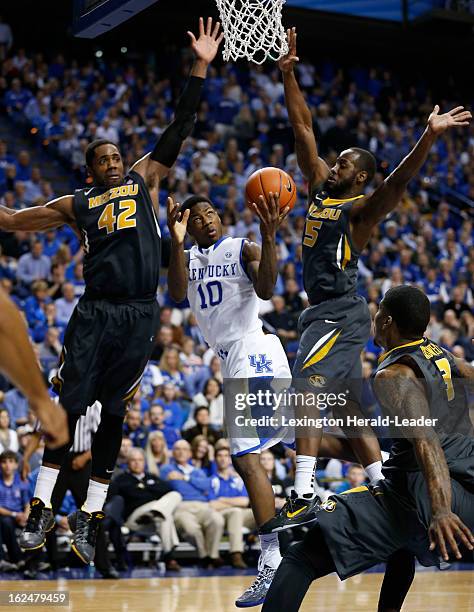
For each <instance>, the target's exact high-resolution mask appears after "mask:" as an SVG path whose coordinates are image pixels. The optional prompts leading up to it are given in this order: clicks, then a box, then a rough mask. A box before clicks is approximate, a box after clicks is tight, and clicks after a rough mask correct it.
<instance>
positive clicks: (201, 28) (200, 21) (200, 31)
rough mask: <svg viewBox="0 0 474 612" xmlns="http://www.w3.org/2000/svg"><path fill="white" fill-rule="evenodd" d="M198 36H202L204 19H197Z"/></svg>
mask: <svg viewBox="0 0 474 612" xmlns="http://www.w3.org/2000/svg"><path fill="white" fill-rule="evenodd" d="M199 36H204V19H203V18H202V17H199Z"/></svg>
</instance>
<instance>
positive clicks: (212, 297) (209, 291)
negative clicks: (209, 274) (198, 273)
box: [197, 281, 222, 310]
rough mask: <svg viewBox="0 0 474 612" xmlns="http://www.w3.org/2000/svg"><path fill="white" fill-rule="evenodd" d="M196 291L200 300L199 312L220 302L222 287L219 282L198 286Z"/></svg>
mask: <svg viewBox="0 0 474 612" xmlns="http://www.w3.org/2000/svg"><path fill="white" fill-rule="evenodd" d="M197 290H198V293H199V297H200V298H201V310H205V309H206V308H207V307H208V306H217V305H218V304H220V303H221V302H222V285H221V283H220V282H219V281H211V282H210V283H205V284H199V285H198V288H197Z"/></svg>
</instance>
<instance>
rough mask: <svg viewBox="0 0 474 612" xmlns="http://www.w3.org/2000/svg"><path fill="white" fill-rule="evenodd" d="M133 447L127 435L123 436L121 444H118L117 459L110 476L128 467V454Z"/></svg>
mask: <svg viewBox="0 0 474 612" xmlns="http://www.w3.org/2000/svg"><path fill="white" fill-rule="evenodd" d="M132 448H133V442H132V441H131V440H130V438H129V437H128V436H123V438H122V444H121V445H120V450H119V454H118V456H117V461H116V462H115V470H114V473H113V476H112V478H114V477H116V476H118V475H119V474H121V473H122V472H124V471H125V470H126V469H127V467H128V454H129V452H130V451H131V449H132Z"/></svg>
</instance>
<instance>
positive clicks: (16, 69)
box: [0, 49, 474, 569]
mask: <svg viewBox="0 0 474 612" xmlns="http://www.w3.org/2000/svg"><path fill="white" fill-rule="evenodd" d="M191 61H192V57H191V55H190V51H189V49H182V50H176V49H174V50H173V49H167V50H164V52H163V56H162V57H160V58H158V59H157V60H156V61H155V63H151V64H150V65H138V64H135V63H133V62H122V63H120V62H118V61H110V62H106V61H103V60H102V59H100V60H96V61H89V62H86V63H84V64H82V63H79V62H78V61H76V60H73V59H71V58H67V57H66V56H64V55H57V56H55V57H52V58H47V57H46V56H45V55H43V54H39V53H37V54H29V53H27V52H26V51H25V50H23V49H17V50H13V51H10V53H8V54H7V57H6V59H5V61H4V62H3V63H2V65H1V67H0V106H1V107H2V110H4V111H5V112H6V115H7V117H8V121H9V122H10V125H14V126H15V129H18V130H22V133H28V134H29V137H30V139H31V140H30V142H31V146H30V147H29V148H28V149H22V150H18V148H17V147H16V145H15V142H11V141H10V142H7V141H0V203H1V204H2V205H4V206H7V207H8V208H10V209H15V210H18V209H22V208H25V207H29V206H33V205H40V204H44V203H45V202H46V201H48V200H49V199H51V198H53V197H54V196H55V195H62V194H57V193H56V192H55V186H54V184H51V183H50V182H48V181H46V180H44V178H43V176H42V173H41V169H40V167H39V166H38V164H37V161H36V160H37V159H39V157H38V156H39V155H41V156H44V155H47V156H49V158H50V159H55V160H59V161H60V163H61V164H62V168H63V172H64V174H65V175H66V176H68V177H69V178H70V181H71V188H74V187H81V186H83V185H84V184H85V183H86V182H87V181H88V180H89V179H88V177H87V176H86V173H85V166H84V151H85V148H86V146H87V144H88V142H90V141H91V140H92V139H94V138H107V139H109V140H111V141H113V142H116V143H117V145H118V146H119V147H120V150H121V151H122V154H123V157H124V160H125V164H126V166H130V165H131V163H132V162H133V161H135V160H136V159H138V158H139V157H141V156H142V155H143V154H145V153H146V152H147V151H149V150H150V149H151V148H152V147H153V146H154V143H155V141H156V139H157V138H158V137H159V135H160V134H161V133H162V131H163V130H164V128H165V127H166V125H167V124H168V123H169V121H170V119H171V118H172V114H173V108H174V105H175V103H176V100H177V96H178V95H179V92H180V90H181V88H182V86H183V83H184V79H185V77H186V75H187V74H188V72H189V69H190V63H191ZM297 72H298V80H299V82H300V85H301V87H302V89H303V91H304V95H305V97H306V99H307V101H308V104H309V105H310V108H311V112H312V114H313V119H314V129H315V132H316V134H317V138H318V142H319V144H320V153H321V155H322V156H323V157H324V158H325V159H326V160H327V162H328V163H329V164H331V163H333V162H334V160H335V158H336V155H337V152H339V151H341V150H343V149H345V148H348V147H350V146H351V145H354V146H359V147H364V148H367V149H369V150H370V151H372V152H373V154H374V155H375V156H376V158H377V161H378V168H379V171H378V173H377V175H376V178H375V186H376V185H378V184H380V182H381V181H382V180H383V178H384V176H386V175H387V173H389V172H390V171H391V170H393V169H394V168H395V166H396V165H397V163H398V162H399V161H400V160H401V159H402V157H403V156H404V155H406V153H407V152H408V150H409V149H410V148H411V147H412V146H413V145H414V143H415V142H416V140H417V138H418V137H419V136H420V135H421V133H422V131H423V129H424V126H425V123H426V120H427V117H428V115H429V113H430V112H431V110H432V107H433V106H434V103H435V100H433V97H432V93H431V91H430V88H429V86H428V85H427V84H426V83H423V82H422V81H418V82H417V83H416V84H414V85H412V86H410V87H405V86H404V85H403V84H402V83H400V82H399V80H398V79H397V77H396V76H395V75H394V74H393V73H391V72H390V71H388V70H385V69H383V68H380V67H378V68H376V67H372V66H365V67H364V66H360V65H357V66H356V65H355V64H354V66H352V67H346V68H344V69H342V68H338V67H337V66H335V65H334V64H332V63H330V62H325V63H321V64H313V63H311V62H310V61H306V60H303V61H301V62H300V63H299V64H298V66H297ZM170 75H173V77H170ZM436 102H437V100H436ZM461 102H462V103H465V104H466V106H468V105H469V102H471V101H470V100H466V101H464V100H449V99H446V100H442V101H441V104H442V108H443V110H447V109H448V108H449V107H454V106H456V105H457V104H458V103H461ZM473 153H474V129H473V128H472V127H471V128H470V130H462V131H458V132H452V131H450V132H449V133H447V134H446V136H443V137H441V138H440V139H439V140H438V142H437V143H436V145H435V147H434V148H433V151H432V153H431V155H430V157H429V160H428V162H427V163H426V165H425V167H424V168H423V169H422V171H421V173H420V175H419V177H417V178H416V179H415V180H413V181H412V183H411V184H410V186H409V189H408V191H407V192H406V193H405V195H404V197H403V199H402V202H401V204H400V206H399V207H398V209H397V211H396V212H395V213H393V214H392V215H391V216H390V217H389V218H388V219H387V220H385V221H384V222H383V223H382V224H381V225H380V227H379V228H378V229H377V231H376V232H375V233H374V236H373V237H372V239H371V241H370V244H369V246H368V247H367V249H366V250H365V251H364V252H363V253H362V255H361V258H360V266H359V270H360V274H359V287H358V290H359V292H360V293H361V294H362V295H364V296H365V297H366V298H367V300H368V302H369V307H370V309H371V311H372V313H374V312H375V310H376V307H377V304H378V302H379V301H380V299H381V298H382V297H383V295H384V293H385V292H386V291H387V290H388V289H389V288H390V287H393V286H395V285H399V284H403V283H412V284H417V285H419V286H420V287H421V288H423V290H424V291H425V292H426V294H427V295H428V297H429V299H430V302H431V304H432V313H433V314H432V319H431V323H430V326H429V329H428V335H429V336H430V337H431V338H432V339H433V340H435V341H436V342H438V343H440V344H441V345H442V346H444V347H446V348H447V349H449V350H451V351H452V352H453V353H454V354H455V355H457V356H460V357H465V358H466V359H468V360H469V361H472V360H474V347H473V346H472V345H471V338H472V336H473V335H474V317H473V303H474V302H473V294H472V289H473V286H474V227H473V219H472V206H473V200H474V155H473ZM263 166H276V167H280V168H284V169H285V170H286V171H287V172H288V173H290V174H291V175H292V176H293V178H294V179H295V182H296V184H297V187H298V193H299V196H298V203H297V205H296V207H295V209H294V210H293V211H292V213H291V215H290V216H289V217H288V218H287V219H286V220H285V221H284V223H283V224H282V226H281V227H280V230H279V232H278V245H277V246H278V257H279V275H278V281H277V284H276V288H275V295H274V297H273V298H272V299H271V300H269V301H268V302H263V301H262V302H261V317H262V320H263V325H264V328H265V329H266V330H267V331H269V332H273V333H276V334H278V336H279V337H280V338H281V340H282V342H283V344H284V346H285V348H286V350H287V353H288V357H289V360H290V362H292V360H293V359H294V356H295V353H296V349H297V346H298V336H297V331H296V329H297V327H296V324H297V319H298V316H299V314H300V313H301V311H302V310H303V309H304V308H305V306H306V305H307V298H306V295H305V293H304V290H303V286H302V262H301V234H302V229H303V226H304V217H305V207H306V199H307V185H306V184H305V181H304V179H303V177H302V175H301V173H300V171H299V169H298V167H297V163H296V157H295V154H294V143H293V136H292V130H291V126H290V124H289V121H288V116H287V112H286V109H285V105H284V97H283V85H282V83H281V78H280V75H279V72H278V70H276V69H275V65H274V64H269V65H266V66H264V67H258V66H252V67H248V66H247V67H246V66H242V65H240V64H239V65H234V64H226V65H223V66H221V67H211V68H210V70H209V76H208V79H207V81H206V85H205V89H204V93H203V96H202V102H201V104H200V108H199V112H198V115H197V122H196V127H195V129H194V133H193V136H192V137H191V138H189V139H188V140H187V141H186V142H185V144H184V145H183V148H182V150H181V154H180V156H179V158H178V161H177V163H176V165H175V167H174V168H173V169H172V170H171V172H170V175H169V177H168V178H167V180H166V181H164V182H163V184H162V185H161V192H160V201H161V202H162V203H164V202H165V199H166V197H167V196H168V195H172V196H173V197H174V199H175V200H176V201H177V202H182V201H183V200H184V199H185V198H186V197H188V196H189V195H192V194H202V195H206V196H208V197H210V198H211V199H212V201H213V202H214V203H215V204H216V206H217V208H218V209H219V211H220V212H221V216H222V222H223V225H224V228H225V233H226V234H229V235H232V236H239V237H248V238H249V239H251V240H254V241H255V242H259V236H260V233H259V225H258V222H257V221H256V219H255V218H254V216H253V214H252V212H251V211H250V210H249V209H247V208H246V207H245V203H244V186H245V182H246V180H247V178H248V177H249V176H250V174H251V173H252V172H253V171H255V170H256V169H258V168H261V167H263ZM160 223H161V226H162V232H163V235H164V236H165V237H166V236H167V228H166V220H165V215H164V214H163V215H162V218H161V220H160ZM0 284H1V286H2V287H3V289H4V290H6V291H7V292H8V293H9V294H10V295H11V297H12V299H13V300H14V301H15V302H16V303H17V305H18V307H19V308H20V309H21V310H22V312H23V313H24V316H25V320H26V322H27V324H28V328H29V332H30V336H31V339H32V341H33V343H34V345H35V349H36V351H37V355H38V358H39V360H40V363H41V366H42V368H43V371H44V374H45V378H50V377H51V375H52V374H54V372H55V368H56V364H57V360H58V357H59V354H60V352H61V346H62V339H63V335H64V330H65V326H66V325H67V322H68V320H69V317H70V315H71V313H72V311H73V309H74V307H75V305H76V303H77V301H78V299H79V298H80V296H81V295H82V293H83V291H84V280H83V274H82V251H81V249H80V244H79V242H78V239H77V237H76V235H75V234H74V232H73V231H72V230H71V229H70V228H67V227H64V228H60V229H59V230H51V231H48V232H46V233H44V234H37V235H35V234H28V233H25V232H16V233H14V234H6V233H0ZM158 300H159V302H160V303H161V305H162V310H161V325H160V329H159V331H158V333H157V341H156V346H155V351H154V354H153V357H152V360H151V361H150V363H149V365H148V367H147V370H146V372H145V375H144V377H143V380H142V383H141V387H140V389H139V391H138V392H137V394H136V396H135V397H134V399H133V402H132V403H131V406H130V410H129V412H128V414H127V417H126V419H125V423H124V438H123V445H122V450H121V454H120V457H119V460H118V465H117V470H118V471H117V474H116V478H117V481H116V489H117V490H116V491H115V493H117V494H119V492H121V493H120V495H121V496H122V497H123V498H124V499H125V509H122V511H121V516H122V520H123V521H125V522H126V521H128V520H129V519H130V517H132V518H131V519H130V521H129V523H128V525H129V526H130V525H131V526H132V527H134V528H138V527H140V523H139V522H138V523H137V520H136V518H137V517H136V516H135V517H133V513H134V512H135V511H136V510H137V508H139V507H140V506H141V505H143V504H146V503H149V502H150V501H152V500H153V499H156V498H157V496H158V495H160V497H163V496H166V495H168V494H170V493H171V492H173V493H174V494H175V497H174V498H173V499H174V502H173V503H175V505H176V508H175V509H176V511H175V512H174V527H176V529H177V533H178V535H179V537H181V538H185V539H188V540H189V541H192V542H193V543H194V544H195V546H196V549H197V551H198V556H199V558H200V559H201V560H203V563H211V564H213V565H214V566H215V565H216V564H218V563H219V542H220V540H221V537H222V533H223V532H224V530H226V531H227V533H228V534H229V540H230V544H231V546H230V551H231V553H232V554H233V553H239V554H240V553H241V552H242V550H243V548H242V546H243V544H242V527H247V528H248V529H249V530H252V529H253V525H252V519H251V516H250V514H249V511H248V497H247V493H246V491H245V488H244V487H243V484H242V482H241V481H240V479H239V478H238V476H237V475H236V474H235V473H234V472H233V468H232V467H231V461H230V455H229V446H228V442H227V441H226V439H225V432H224V431H223V395H222V383H223V380H222V373H221V366H220V360H219V358H218V357H217V356H215V355H214V354H213V353H212V351H211V350H210V349H209V348H208V347H207V345H206V343H205V341H204V339H203V336H202V334H201V332H200V330H199V328H198V326H197V324H196V320H195V318H194V317H193V315H192V314H191V313H190V311H189V309H188V305H187V303H186V302H185V303H183V304H174V303H173V302H172V301H171V299H170V298H169V296H168V293H167V289H166V275H164V277H163V279H162V283H161V287H160V293H159V295H158ZM379 352H380V349H379V348H378V347H376V346H375V345H374V343H373V341H372V340H370V341H369V343H368V345H367V347H366V350H365V352H364V354H363V356H362V359H363V364H364V368H363V370H364V378H366V379H367V380H368V379H369V378H370V375H371V372H372V370H373V368H374V365H375V363H376V359H377V356H378V354H379ZM0 389H1V391H0V400H1V406H2V409H1V410H0V452H1V451H5V452H6V453H7V454H5V452H4V453H3V454H2V455H1V456H0V467H1V472H2V473H1V475H0V522H5V521H6V520H7V518H11V517H3V516H2V515H1V508H2V507H7V508H9V506H8V504H10V505H11V506H12V508H11V510H12V512H15V513H16V515H15V518H14V522H13V523H12V525H13V526H15V525H20V526H21V524H22V521H23V520H24V512H25V504H26V499H27V497H25V495H24V494H23V490H24V489H25V487H26V488H28V483H27V482H25V481H24V480H21V478H20V473H21V474H22V475H23V476H24V477H25V478H27V476H28V471H29V469H28V468H27V469H26V471H24V470H23V468H22V465H21V461H22V455H23V453H24V449H25V447H26V446H27V444H28V441H29V439H30V437H31V435H32V424H33V420H32V416H31V413H30V411H29V407H28V403H27V402H26V400H25V398H24V397H23V396H22V395H21V393H20V392H19V391H18V390H17V389H14V388H11V387H10V386H9V384H8V383H7V381H5V380H1V381H0ZM366 400H367V402H368V404H370V403H371V402H372V403H373V401H374V400H373V397H372V396H371V394H370V390H369V388H368V387H367V391H366ZM9 453H10V454H9ZM40 457H41V445H40V447H39V449H38V450H37V451H35V453H34V454H33V455H32V456H31V458H30V459H29V462H28V463H29V466H30V469H31V470H32V471H34V469H35V467H37V465H39V461H40ZM262 462H263V464H264V465H265V468H266V469H267V472H268V475H269V478H270V479H271V481H272V484H273V486H274V489H275V493H276V495H277V498H278V499H279V500H280V502H281V503H282V502H283V500H284V498H285V495H286V493H287V491H288V490H289V488H290V487H291V483H292V474H293V471H294V462H293V456H292V453H291V452H290V451H288V450H286V449H285V448H284V447H282V446H280V445H279V446H278V447H276V448H275V449H272V452H265V453H262ZM319 465H320V464H318V467H319ZM130 474H132V475H133V474H135V475H136V476H137V477H139V478H140V479H141V480H140V482H143V483H144V485H143V491H142V493H143V497H142V498H140V499H138V498H137V499H136V498H135V497H134V496H133V495H132V494H130V487H129V484H130V483H129V482H128V480H127V478H128V476H127V475H130ZM318 476H319V481H320V483H321V484H322V485H323V486H324V487H325V488H326V489H327V490H328V491H330V490H335V489H337V488H342V490H343V489H344V487H346V488H347V487H349V486H354V483H356V486H357V484H360V483H361V482H363V480H364V479H365V474H364V472H363V470H362V469H361V468H360V466H355V465H348V464H341V463H340V462H334V461H331V462H329V463H328V464H327V465H326V464H325V463H324V462H322V463H321V469H320V471H319V473H318ZM114 480H115V479H114ZM148 481H149V482H148ZM12 483H14V488H15V487H16V489H15V490H18V491H19V494H18V495H16V496H15V495H13V493H11V490H10V489H9V487H11V486H12ZM127 487H128V488H127ZM7 489H8V491H10V493H8V491H7ZM149 489H150V491H149V495H148V496H147V495H145V493H144V492H148V490H149ZM129 494H130V496H131V497H130V498H129V497H127V496H128V495H129ZM176 494H177V496H176ZM138 502H140V503H138ZM142 502H143V503H142ZM280 502H279V503H280ZM170 503H171V502H170ZM200 504H201V505H200ZM13 507H14V508H15V509H14V510H13ZM9 509H10V508H9ZM63 518H64V517H63ZM58 520H59V519H58ZM10 522H11V521H10ZM153 524H154V523H153ZM63 527H64V528H65V529H66V528H67V525H63ZM161 527H162V526H161ZM174 527H172V528H171V527H170V526H169V525H168V527H167V529H168V531H166V534H165V535H163V533H162V535H161V538H162V542H165V541H166V542H168V548H169V549H170V550H171V551H172V549H173V546H174V544H173V542H175V538H176V533H175V532H174V531H173V529H174ZM2 533H3V530H2ZM6 533H8V530H7V531H6ZM4 539H5V538H4ZM4 543H5V544H6V546H7V547H8V551H9V555H10V560H9V562H11V563H18V562H19V560H20V558H19V557H18V554H19V551H17V550H16V549H15V547H14V545H13V543H12V542H11V541H10V540H8V539H7V541H4ZM170 550H168V551H166V552H167V553H169V552H170ZM1 551H2V547H1V546H0V555H1V554H3V553H2V552H1ZM239 554H235V555H234V554H233V556H232V559H231V561H232V563H233V564H234V565H235V566H236V567H239V566H242V563H243V561H242V559H241V556H239ZM167 560H168V561H169V562H170V563H171V562H172V561H174V559H170V558H168V559H167ZM2 563H3V564H5V563H8V561H6V560H5V559H3V561H2ZM0 569H1V568H0Z"/></svg>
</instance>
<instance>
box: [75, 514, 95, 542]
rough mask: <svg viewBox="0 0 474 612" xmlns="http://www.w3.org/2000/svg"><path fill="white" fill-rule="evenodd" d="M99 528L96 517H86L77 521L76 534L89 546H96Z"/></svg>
mask: <svg viewBox="0 0 474 612" xmlns="http://www.w3.org/2000/svg"><path fill="white" fill-rule="evenodd" d="M78 518H79V517H78ZM98 527H99V521H97V519H96V518H95V517H93V516H88V517H84V518H83V519H81V520H78V521H77V527H76V534H77V536H78V537H79V538H80V539H84V540H86V541H87V543H88V544H91V545H92V546H95V541H96V535H97V528H98Z"/></svg>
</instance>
